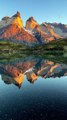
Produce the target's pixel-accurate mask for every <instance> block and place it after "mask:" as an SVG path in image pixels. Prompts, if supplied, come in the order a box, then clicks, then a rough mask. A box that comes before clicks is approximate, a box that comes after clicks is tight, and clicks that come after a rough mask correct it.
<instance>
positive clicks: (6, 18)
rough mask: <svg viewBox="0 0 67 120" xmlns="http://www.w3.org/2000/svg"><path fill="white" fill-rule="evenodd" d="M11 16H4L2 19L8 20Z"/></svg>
mask: <svg viewBox="0 0 67 120" xmlns="http://www.w3.org/2000/svg"><path fill="white" fill-rule="evenodd" d="M9 18H10V17H8V16H5V17H4V18H2V20H5V21H6V20H8V19H9Z"/></svg>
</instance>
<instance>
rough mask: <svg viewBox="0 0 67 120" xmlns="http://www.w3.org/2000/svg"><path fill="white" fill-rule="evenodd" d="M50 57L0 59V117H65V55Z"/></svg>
mask: <svg viewBox="0 0 67 120" xmlns="http://www.w3.org/2000/svg"><path fill="white" fill-rule="evenodd" d="M55 57H56V58H55ZM54 58H55V59H54ZM54 58H53V59H52V57H48V58H46V57H45V58H42V57H37V56H25V57H21V58H17V59H14V60H13V59H10V60H6V59H3V60H0V120H50V119H52V120H59V119H60V118H61V120H67V119H66V117H67V63H66V58H64V59H63V58H62V57H61V58H60V59H59V57H58V56H54ZM56 59H57V60H56Z"/></svg>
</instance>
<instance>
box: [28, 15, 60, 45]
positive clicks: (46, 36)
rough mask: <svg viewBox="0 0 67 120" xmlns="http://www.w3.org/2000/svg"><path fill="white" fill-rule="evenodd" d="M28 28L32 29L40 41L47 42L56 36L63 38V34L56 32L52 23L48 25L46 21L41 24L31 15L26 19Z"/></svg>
mask: <svg viewBox="0 0 67 120" xmlns="http://www.w3.org/2000/svg"><path fill="white" fill-rule="evenodd" d="M26 29H27V30H30V31H31V32H32V33H33V35H34V36H35V37H36V38H37V40H38V41H39V42H40V43H46V42H49V41H52V40H54V39H55V38H56V39H59V38H61V36H59V35H58V34H56V33H55V32H54V30H53V29H52V27H51V26H50V25H47V24H46V23H43V24H42V25H39V24H38V23H37V21H36V20H34V18H33V17H30V18H29V19H28V20H27V21H26Z"/></svg>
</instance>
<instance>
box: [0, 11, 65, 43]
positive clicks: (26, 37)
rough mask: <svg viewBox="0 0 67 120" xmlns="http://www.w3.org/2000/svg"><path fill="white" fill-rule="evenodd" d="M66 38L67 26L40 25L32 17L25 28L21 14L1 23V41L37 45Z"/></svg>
mask: <svg viewBox="0 0 67 120" xmlns="http://www.w3.org/2000/svg"><path fill="white" fill-rule="evenodd" d="M66 37H67V25H64V24H61V23H59V24H58V23H46V22H44V23H42V24H39V23H38V22H37V21H36V20H35V19H34V18H33V17H30V18H29V19H28V20H27V21H26V25H25V26H24V23H23V20H22V19H21V15H20V12H17V13H16V14H15V15H13V16H12V17H8V16H5V17H4V18H2V20H1V21H0V40H7V41H13V42H16V43H23V44H26V45H35V44H44V43H48V42H49V41H53V40H57V39H61V38H66Z"/></svg>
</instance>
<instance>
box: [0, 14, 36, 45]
mask: <svg viewBox="0 0 67 120" xmlns="http://www.w3.org/2000/svg"><path fill="white" fill-rule="evenodd" d="M0 39H3V40H9V41H15V42H21V43H26V44H31V43H33V44H34V43H37V40H36V38H35V37H34V36H33V35H31V33H29V32H28V31H27V30H26V29H25V28H24V25H23V21H22V19H21V17H20V13H19V12H17V14H15V15H14V16H12V17H11V18H9V17H4V18H3V19H2V20H1V21H0Z"/></svg>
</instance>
